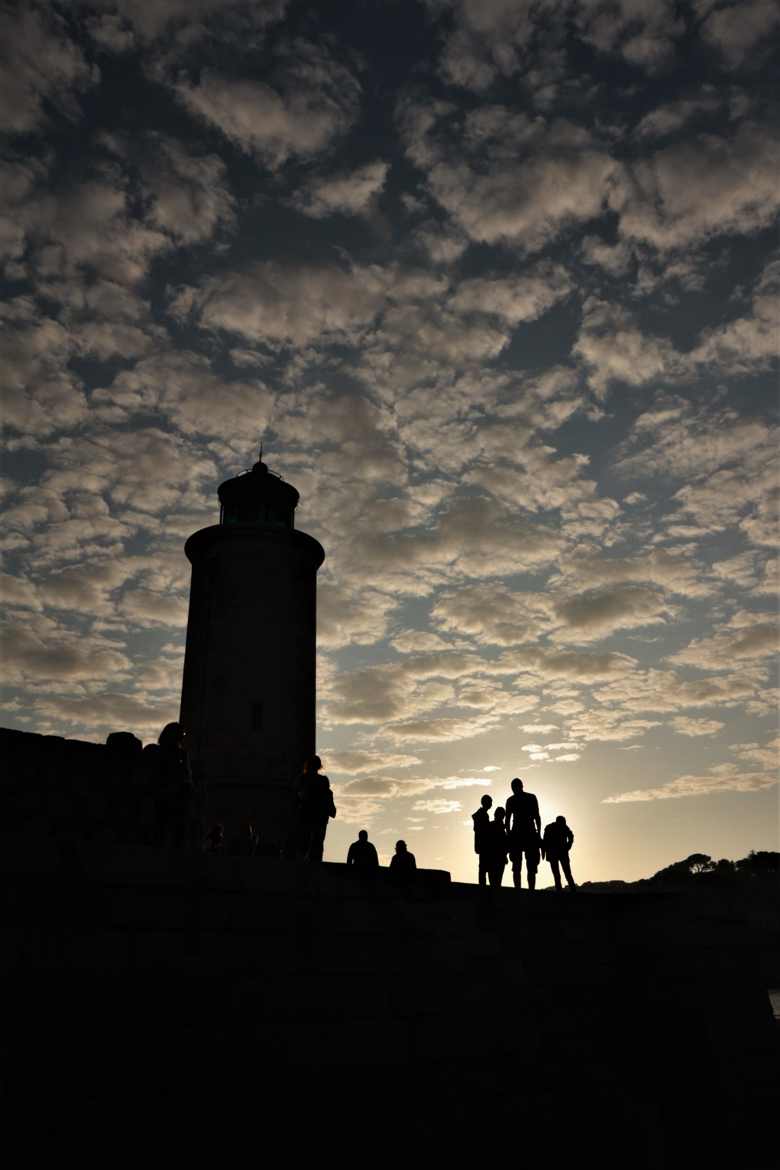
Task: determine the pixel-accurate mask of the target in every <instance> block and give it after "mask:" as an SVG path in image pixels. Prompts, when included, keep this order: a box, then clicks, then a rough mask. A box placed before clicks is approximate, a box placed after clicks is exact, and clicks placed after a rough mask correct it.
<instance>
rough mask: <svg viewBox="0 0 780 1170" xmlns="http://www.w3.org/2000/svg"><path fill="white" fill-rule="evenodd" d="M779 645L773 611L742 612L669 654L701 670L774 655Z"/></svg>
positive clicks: (679, 663) (676, 661)
mask: <svg viewBox="0 0 780 1170" xmlns="http://www.w3.org/2000/svg"><path fill="white" fill-rule="evenodd" d="M779 649H780V630H778V626H777V622H776V620H775V615H774V614H767V613H748V612H745V611H743V612H741V613H738V614H735V615H734V617H732V618H731V619H730V620H729V622H728V623H726V625H725V626H721V627H720V628H716V629H715V632H714V633H713V634H711V635H710V636H708V637H705V638H695V639H694V640H693V641H692V642H689V643H688V645H687V646H685V647H684V648H683V649H682V650H678V651H677V653H676V654H672V655H671V656H670V658H669V661H670V662H673V663H675V664H676V665H678V666H695V667H698V668H699V669H700V670H723V669H725V668H726V667H729V666H732V665H733V664H734V662H735V661H736V662H746V661H755V660H759V659H761V658H767V657H773V656H774V655H776V654H777V652H778V650H779Z"/></svg>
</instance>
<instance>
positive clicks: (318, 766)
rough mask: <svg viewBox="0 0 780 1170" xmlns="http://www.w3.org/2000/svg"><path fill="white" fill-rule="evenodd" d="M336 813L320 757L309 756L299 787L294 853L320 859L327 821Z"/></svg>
mask: <svg viewBox="0 0 780 1170" xmlns="http://www.w3.org/2000/svg"><path fill="white" fill-rule="evenodd" d="M335 815H336V806H335V804H334V803H333V793H332V792H331V790H330V780H329V779H328V777H327V776H324V775H323V774H322V760H321V759H320V757H319V756H312V757H311V758H310V759H309V760H307V761H306V763H305V764H304V767H303V775H302V776H301V783H300V785H299V788H298V825H299V830H300V831H299V838H298V849H297V854H298V856H299V857H300V858H302V860H303V861H311V862H319V861H322V852H323V849H324V847H325V833H326V832H327V829H328V821H329V820H330V818H331V817H335Z"/></svg>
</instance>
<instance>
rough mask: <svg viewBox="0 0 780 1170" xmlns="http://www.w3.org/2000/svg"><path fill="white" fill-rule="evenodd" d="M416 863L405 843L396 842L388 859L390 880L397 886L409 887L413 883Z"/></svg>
mask: <svg viewBox="0 0 780 1170" xmlns="http://www.w3.org/2000/svg"><path fill="white" fill-rule="evenodd" d="M416 871H417V862H416V861H415V858H414V854H413V853H410V852H409V850H408V849H407V847H406V842H405V841H396V843H395V853H394V854H393V856H392V857H391V858H390V878H391V880H392V881H393V882H395V884H396V885H398V886H409V885H411V883H412V882H413V881H414V876H415V873H416Z"/></svg>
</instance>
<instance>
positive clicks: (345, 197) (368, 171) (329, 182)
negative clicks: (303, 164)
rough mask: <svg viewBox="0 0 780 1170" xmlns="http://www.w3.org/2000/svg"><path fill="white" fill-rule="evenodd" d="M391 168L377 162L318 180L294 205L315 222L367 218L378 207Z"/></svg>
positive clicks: (303, 190) (298, 196) (296, 199)
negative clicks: (338, 217) (342, 217)
mask: <svg viewBox="0 0 780 1170" xmlns="http://www.w3.org/2000/svg"><path fill="white" fill-rule="evenodd" d="M389 169H390V168H389V164H388V163H385V162H381V161H376V162H370V163H365V164H364V165H363V166H361V167H356V168H355V170H353V171H344V172H342V173H340V174H334V175H327V176H324V177H322V178H319V179H315V180H313V181H312V182H311V183H309V185H308V186H307V187H305V188H303V189H302V190H300V191H298V192H296V195H295V198H294V203H295V206H296V207H297V208H298V210H299V211H302V212H303V214H304V215H309V216H311V217H312V219H324V218H325V217H326V216H329V215H335V214H341V215H366V214H367V213H368V212H369V211H371V210H372V208H373V207H374V206H375V205H376V201H377V199H378V197H379V195H380V194H381V192H382V189H383V188H384V185H385V180H386V178H387V172H388V170H389Z"/></svg>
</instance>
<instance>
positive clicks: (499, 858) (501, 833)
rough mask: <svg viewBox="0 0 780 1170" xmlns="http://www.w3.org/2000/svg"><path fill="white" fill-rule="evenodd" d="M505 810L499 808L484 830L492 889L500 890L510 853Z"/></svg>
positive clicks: (484, 848)
mask: <svg viewBox="0 0 780 1170" xmlns="http://www.w3.org/2000/svg"><path fill="white" fill-rule="evenodd" d="M505 815H506V814H505V810H504V809H503V808H501V806H500V805H499V807H498V808H497V809H496V811H495V813H494V814H493V820H492V821H489V822H488V824H487V826H486V827H485V830H484V837H483V839H482V851H483V854H484V857H485V862H484V864H485V866H486V869H487V875H488V879H489V881H490V885H491V888H494V889H498V888H499V887H500V885H501V883H502V881H503V880H504V870H505V869H506V858H507V853H508V852H509V838H508V837H507V835H506V826H505V824H504V817H505Z"/></svg>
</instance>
